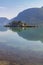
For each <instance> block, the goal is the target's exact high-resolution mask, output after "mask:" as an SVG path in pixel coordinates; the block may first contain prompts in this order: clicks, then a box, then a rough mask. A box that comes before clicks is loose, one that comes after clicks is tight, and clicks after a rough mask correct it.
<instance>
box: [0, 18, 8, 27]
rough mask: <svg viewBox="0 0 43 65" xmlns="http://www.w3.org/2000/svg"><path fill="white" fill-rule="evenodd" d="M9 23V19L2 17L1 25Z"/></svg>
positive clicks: (0, 19)
mask: <svg viewBox="0 0 43 65" xmlns="http://www.w3.org/2000/svg"><path fill="white" fill-rule="evenodd" d="M8 23H9V20H8V19H7V18H5V17H0V26H4V25H6V24H8Z"/></svg>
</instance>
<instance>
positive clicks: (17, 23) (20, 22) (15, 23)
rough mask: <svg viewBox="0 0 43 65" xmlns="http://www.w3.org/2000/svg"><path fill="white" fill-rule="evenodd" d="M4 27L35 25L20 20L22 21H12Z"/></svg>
mask: <svg viewBox="0 0 43 65" xmlns="http://www.w3.org/2000/svg"><path fill="white" fill-rule="evenodd" d="M5 27H36V26H35V25H29V24H28V23H25V22H22V21H13V22H11V23H9V24H7V25H5Z"/></svg>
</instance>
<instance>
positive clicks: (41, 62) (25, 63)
mask: <svg viewBox="0 0 43 65" xmlns="http://www.w3.org/2000/svg"><path fill="white" fill-rule="evenodd" d="M2 61H4V62H5V61H6V62H7V63H8V62H10V63H9V65H43V27H39V28H19V27H18V28H14V27H12V28H5V27H0V62H2ZM7 65H8V64H7Z"/></svg>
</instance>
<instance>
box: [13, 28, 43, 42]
mask: <svg viewBox="0 0 43 65" xmlns="http://www.w3.org/2000/svg"><path fill="white" fill-rule="evenodd" d="M16 30H17V29H16ZM18 30H19V29H18ZM18 30H17V33H18V35H19V36H21V37H23V38H25V39H27V40H32V41H38V40H40V41H43V27H40V28H28V29H27V30H22V31H21V32H18ZM13 31H15V28H13Z"/></svg>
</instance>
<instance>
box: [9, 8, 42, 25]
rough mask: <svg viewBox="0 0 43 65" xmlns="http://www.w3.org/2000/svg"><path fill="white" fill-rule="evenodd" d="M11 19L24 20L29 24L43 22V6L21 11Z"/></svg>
mask: <svg viewBox="0 0 43 65" xmlns="http://www.w3.org/2000/svg"><path fill="white" fill-rule="evenodd" d="M10 21H23V22H26V23H29V24H34V25H35V24H36V25H37V24H42V23H43V7H41V8H30V9H27V10H24V11H22V12H20V13H19V14H18V15H17V17H15V18H13V19H11V20H10Z"/></svg>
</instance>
